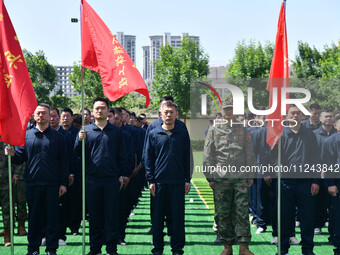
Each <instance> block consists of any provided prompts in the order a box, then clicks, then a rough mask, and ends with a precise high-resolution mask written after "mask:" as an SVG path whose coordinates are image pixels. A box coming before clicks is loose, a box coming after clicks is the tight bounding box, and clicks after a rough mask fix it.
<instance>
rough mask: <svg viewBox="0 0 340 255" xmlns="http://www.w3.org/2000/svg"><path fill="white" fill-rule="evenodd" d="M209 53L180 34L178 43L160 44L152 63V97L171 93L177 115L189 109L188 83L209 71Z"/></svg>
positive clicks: (157, 98)
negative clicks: (173, 45)
mask: <svg viewBox="0 0 340 255" xmlns="http://www.w3.org/2000/svg"><path fill="white" fill-rule="evenodd" d="M208 63H209V57H208V56H207V55H206V54H205V53H204V50H203V49H202V48H201V46H200V45H199V44H197V43H196V42H195V41H194V40H193V39H190V38H189V37H184V38H183V40H182V42H181V46H180V47H179V48H174V47H172V46H171V45H169V44H167V45H165V46H164V45H163V46H161V48H160V59H159V61H157V62H156V63H155V66H154V67H155V75H154V81H153V85H152V95H153V97H154V99H155V100H156V101H158V100H159V99H160V98H161V97H163V96H166V95H171V96H173V98H174V100H175V102H176V104H177V105H178V111H179V114H180V115H184V116H186V115H187V114H188V113H189V110H190V85H191V83H192V82H193V81H194V80H195V79H198V78H202V77H205V76H206V75H207V74H208V72H209V66H208Z"/></svg>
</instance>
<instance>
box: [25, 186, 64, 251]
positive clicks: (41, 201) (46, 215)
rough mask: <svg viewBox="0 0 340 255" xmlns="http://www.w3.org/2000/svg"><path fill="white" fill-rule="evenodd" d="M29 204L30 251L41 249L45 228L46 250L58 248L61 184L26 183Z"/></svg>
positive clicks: (28, 236)
mask: <svg viewBox="0 0 340 255" xmlns="http://www.w3.org/2000/svg"><path fill="white" fill-rule="evenodd" d="M26 200H27V204H28V213H29V214H28V235H27V240H28V251H29V252H34V251H39V247H40V245H41V239H42V238H43V229H45V235H46V251H56V250H57V249H58V226H59V186H57V185H32V184H29V183H27V185H26Z"/></svg>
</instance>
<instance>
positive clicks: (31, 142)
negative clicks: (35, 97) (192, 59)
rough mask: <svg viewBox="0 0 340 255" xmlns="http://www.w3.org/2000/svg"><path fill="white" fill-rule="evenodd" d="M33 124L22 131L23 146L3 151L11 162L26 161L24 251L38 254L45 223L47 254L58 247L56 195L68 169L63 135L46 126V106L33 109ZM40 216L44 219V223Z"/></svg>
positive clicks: (61, 192) (63, 189) (61, 191)
mask: <svg viewBox="0 0 340 255" xmlns="http://www.w3.org/2000/svg"><path fill="white" fill-rule="evenodd" d="M34 120H35V122H36V126H35V127H33V128H32V129H30V130H28V131H27V132H26V143H25V146H23V147H16V148H15V152H14V148H13V147H10V148H8V147H6V148H5V154H6V155H8V154H9V155H11V156H14V158H13V163H18V164H21V163H23V162H26V170H25V173H24V180H25V181H26V199H27V204H28V210H29V218H28V235H27V239H28V253H27V255H39V247H40V244H41V237H42V230H43V227H44V226H46V252H47V255H56V250H57V248H58V227H59V220H58V218H59V215H58V212H59V197H61V196H62V195H64V194H65V193H66V186H67V184H68V172H67V169H66V164H67V162H66V161H65V160H64V159H65V158H67V155H66V152H67V150H65V146H66V145H65V140H64V137H63V136H62V135H61V134H60V133H58V132H57V131H55V130H54V129H52V128H51V127H50V125H49V121H50V107H49V106H48V105H46V104H39V105H38V106H37V108H36V109H35V112H34ZM42 219H46V222H45V224H44V223H43V222H42Z"/></svg>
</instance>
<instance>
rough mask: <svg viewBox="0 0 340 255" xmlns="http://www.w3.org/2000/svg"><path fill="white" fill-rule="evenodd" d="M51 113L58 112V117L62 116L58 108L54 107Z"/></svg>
mask: <svg viewBox="0 0 340 255" xmlns="http://www.w3.org/2000/svg"><path fill="white" fill-rule="evenodd" d="M50 111H56V112H57V114H58V116H60V113H59V109H58V108H57V107H55V106H52V107H51V110H50Z"/></svg>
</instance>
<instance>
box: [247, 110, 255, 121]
mask: <svg viewBox="0 0 340 255" xmlns="http://www.w3.org/2000/svg"><path fill="white" fill-rule="evenodd" d="M245 117H246V119H247V120H252V119H254V118H255V114H254V113H252V112H248V113H247V114H246V116H245Z"/></svg>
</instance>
